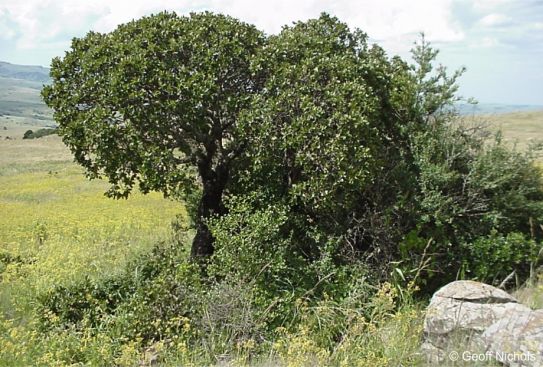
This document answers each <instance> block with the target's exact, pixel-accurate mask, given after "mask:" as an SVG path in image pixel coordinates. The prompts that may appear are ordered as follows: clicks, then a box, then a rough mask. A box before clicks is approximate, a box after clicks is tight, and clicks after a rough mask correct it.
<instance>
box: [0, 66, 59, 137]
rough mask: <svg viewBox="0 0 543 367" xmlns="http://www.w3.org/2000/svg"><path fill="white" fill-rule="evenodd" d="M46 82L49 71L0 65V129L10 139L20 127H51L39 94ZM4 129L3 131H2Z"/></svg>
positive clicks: (48, 113)
mask: <svg viewBox="0 0 543 367" xmlns="http://www.w3.org/2000/svg"><path fill="white" fill-rule="evenodd" d="M48 82H49V69H47V68H44V67H41V66H24V65H13V64H9V63H6V62H0V126H2V128H3V127H5V128H6V129H7V130H8V131H9V130H13V129H15V131H9V132H7V133H6V134H5V135H4V134H2V135H4V136H10V137H14V135H15V132H16V133H19V130H20V129H21V128H23V129H24V128H26V127H43V126H52V125H54V122H53V117H52V112H51V110H50V109H49V108H48V107H47V106H46V105H45V104H44V103H43V101H42V99H41V96H40V91H41V89H42V87H43V85H44V84H45V83H48ZM4 130H5V129H4Z"/></svg>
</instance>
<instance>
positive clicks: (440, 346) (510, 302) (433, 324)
mask: <svg viewBox="0 0 543 367" xmlns="http://www.w3.org/2000/svg"><path fill="white" fill-rule="evenodd" d="M526 312H530V309H529V308H528V307H526V306H524V305H522V304H520V303H519V302H518V301H517V300H516V299H515V298H514V297H512V296H511V295H509V294H508V293H507V292H505V291H503V290H501V289H498V288H495V287H492V286H490V285H487V284H483V283H479V282H474V281H456V282H452V283H450V284H448V285H446V286H445V287H443V288H441V289H440V290H439V291H437V292H436V293H435V294H434V296H433V297H432V300H431V301H430V305H429V306H428V309H427V312H426V317H425V320H424V339H425V340H424V343H423V346H422V350H423V353H425V354H426V356H427V357H428V360H429V361H430V362H432V361H433V362H440V361H443V360H444V358H446V356H447V355H448V351H449V350H451V348H456V349H457V350H458V348H460V349H461V350H462V351H464V350H470V351H473V352H484V351H486V349H487V344H486V340H484V339H483V338H482V334H483V333H484V332H485V331H486V330H487V328H489V327H490V326H491V325H493V324H495V323H496V322H497V321H499V320H502V319H503V318H505V317H508V316H509V315H512V314H522V313H526Z"/></svg>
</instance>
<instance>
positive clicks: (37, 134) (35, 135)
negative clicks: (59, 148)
mask: <svg viewBox="0 0 543 367" xmlns="http://www.w3.org/2000/svg"><path fill="white" fill-rule="evenodd" d="M56 133H58V130H57V129H56V128H55V129H48V128H46V129H38V130H36V131H32V130H27V131H25V133H24V135H23V139H39V138H43V137H44V136H48V135H53V134H56Z"/></svg>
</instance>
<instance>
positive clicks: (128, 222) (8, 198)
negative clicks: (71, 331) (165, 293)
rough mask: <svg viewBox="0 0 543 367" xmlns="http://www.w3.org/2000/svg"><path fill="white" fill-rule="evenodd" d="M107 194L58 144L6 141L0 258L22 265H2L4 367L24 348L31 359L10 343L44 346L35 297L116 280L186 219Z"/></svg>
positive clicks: (0, 186)
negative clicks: (80, 283) (81, 283)
mask: <svg viewBox="0 0 543 367" xmlns="http://www.w3.org/2000/svg"><path fill="white" fill-rule="evenodd" d="M13 130H16V127H13ZM22 130H24V127H23V128H22ZM106 188H107V183H105V182H102V181H99V180H96V181H88V180H86V178H85V177H84V175H83V172H82V169H81V168H79V167H78V166H77V165H76V164H75V163H72V162H71V156H70V153H69V152H68V151H67V149H66V147H64V146H63V144H62V142H61V141H60V138H59V137H57V136H48V137H45V138H42V139H35V140H21V139H20V138H18V139H17V140H0V208H1V209H2V214H1V215H0V254H1V255H5V256H8V257H9V258H11V259H18V260H17V261H12V262H9V261H8V262H7V263H0V321H1V322H0V324H2V326H3V327H4V331H5V333H2V330H1V329H2V327H0V345H1V346H0V365H18V364H19V362H21V361H24V358H23V359H19V358H15V356H14V355H13V353H15V352H17V348H19V349H20V350H19V351H18V352H19V354H21V351H24V350H26V351H27V352H28V353H31V351H30V350H29V349H25V348H22V349H21V346H20V345H19V346H17V345H16V344H15V345H14V346H13V348H14V349H13V350H10V349H9V345H10V343H11V344H13V342H14V341H17V340H19V341H21V342H24V343H29V341H30V340H34V342H35V343H38V341H37V339H36V340H35V339H32V338H37V336H36V335H35V336H32V335H33V334H32V333H35V329H33V326H32V315H31V313H30V312H29V311H30V310H31V308H32V304H33V302H34V301H33V300H34V299H35V297H36V295H38V294H40V293H44V292H47V291H48V290H50V289H51V288H52V287H54V286H58V285H60V284H70V283H73V282H75V281H77V280H79V279H81V278H100V277H107V276H111V275H112V274H115V273H116V272H118V271H119V270H121V269H123V267H124V264H126V262H127V261H129V260H130V259H132V258H134V257H135V256H136V255H138V254H140V253H142V252H145V251H148V250H149V249H150V248H151V247H152V246H153V245H154V244H156V243H157V242H158V241H163V240H168V239H169V237H170V236H171V222H172V220H173V219H174V218H176V216H177V215H181V217H182V218H186V213H185V210H184V208H183V206H182V205H181V204H180V203H178V202H173V201H170V200H166V199H164V198H163V197H162V196H161V195H160V194H157V193H154V194H150V195H141V194H138V193H136V194H135V195H133V196H132V197H131V198H129V199H128V200H123V201H116V200H112V199H109V198H106V197H105V196H104V195H103V193H104V191H105V189H106ZM183 220H185V219H183ZM6 325H8V326H9V325H11V326H9V327H8V326H6ZM18 335H19V336H24V338H22V339H18ZM31 337H32V338H31ZM28 338H31V339H28ZM19 357H21V358H22V355H19ZM2 361H3V362H2ZM5 361H10V362H5ZM27 362H28V361H27ZM21 363H22V362H21ZM22 365H24V363H23V364H22Z"/></svg>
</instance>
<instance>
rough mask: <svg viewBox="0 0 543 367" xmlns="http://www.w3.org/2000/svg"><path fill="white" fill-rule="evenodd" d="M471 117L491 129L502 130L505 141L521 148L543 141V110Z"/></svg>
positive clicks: (524, 148)
mask: <svg viewBox="0 0 543 367" xmlns="http://www.w3.org/2000/svg"><path fill="white" fill-rule="evenodd" d="M470 119H474V120H476V121H479V122H482V123H483V124H484V125H486V126H488V127H489V128H490V130H491V131H494V132H497V131H499V130H501V131H502V133H503V138H504V141H506V142H507V143H509V144H511V145H516V147H517V148H518V149H520V150H526V149H527V148H528V147H529V145H530V144H533V143H536V142H538V141H539V142H543V111H525V112H512V113H506V114H495V115H481V116H475V117H471V118H470Z"/></svg>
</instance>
